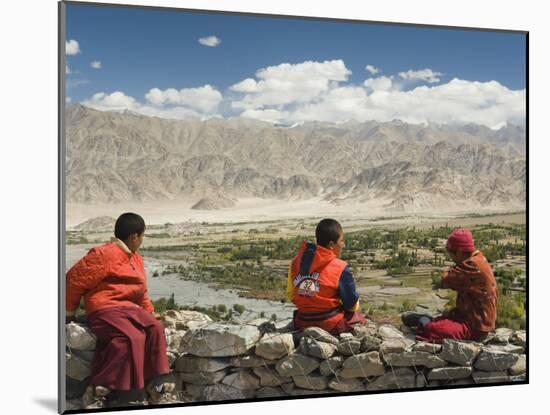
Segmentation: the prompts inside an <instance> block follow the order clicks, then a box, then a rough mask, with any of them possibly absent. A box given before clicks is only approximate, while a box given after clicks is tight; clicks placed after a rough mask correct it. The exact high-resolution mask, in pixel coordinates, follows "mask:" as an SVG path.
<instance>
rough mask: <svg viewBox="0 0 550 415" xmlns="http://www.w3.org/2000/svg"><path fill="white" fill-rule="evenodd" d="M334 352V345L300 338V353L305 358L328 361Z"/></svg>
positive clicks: (308, 338)
mask: <svg viewBox="0 0 550 415" xmlns="http://www.w3.org/2000/svg"><path fill="white" fill-rule="evenodd" d="M335 351H336V346H335V345H334V344H331V343H326V342H322V341H319V340H315V339H312V338H311V337H302V338H301V339H300V353H303V354H305V355H307V356H313V357H317V358H319V359H328V358H329V357H331V356H332V355H333V354H334V352H335Z"/></svg>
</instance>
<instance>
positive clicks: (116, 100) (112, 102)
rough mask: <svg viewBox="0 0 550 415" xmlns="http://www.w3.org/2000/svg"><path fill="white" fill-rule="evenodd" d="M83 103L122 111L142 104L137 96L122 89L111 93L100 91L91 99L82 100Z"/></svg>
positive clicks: (96, 107)
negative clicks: (127, 93) (129, 94)
mask: <svg viewBox="0 0 550 415" xmlns="http://www.w3.org/2000/svg"><path fill="white" fill-rule="evenodd" d="M82 104H83V105H86V106H88V107H91V108H95V109H97V110H100V111H108V110H116V111H122V110H126V109H128V110H135V109H138V108H139V106H140V105H139V103H138V102H137V101H136V100H135V98H133V97H130V96H128V95H126V94H124V92H121V91H115V92H113V93H111V94H106V93H105V92H98V93H97V94H94V95H93V96H92V98H91V99H88V100H85V101H82Z"/></svg>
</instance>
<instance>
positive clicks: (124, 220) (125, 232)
mask: <svg viewBox="0 0 550 415" xmlns="http://www.w3.org/2000/svg"><path fill="white" fill-rule="evenodd" d="M143 232H145V221H144V220H143V218H142V217H141V216H139V215H138V214H137V213H130V212H127V213H123V214H122V215H120V216H119V217H118V219H117V220H116V223H115V236H116V237H117V238H118V239H120V240H121V241H125V240H127V239H128V237H129V236H130V235H132V234H133V233H137V234H138V235H141V234H142V233H143Z"/></svg>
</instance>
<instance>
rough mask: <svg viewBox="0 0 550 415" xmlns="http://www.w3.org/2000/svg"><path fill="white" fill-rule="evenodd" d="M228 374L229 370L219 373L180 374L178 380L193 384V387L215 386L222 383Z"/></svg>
mask: <svg viewBox="0 0 550 415" xmlns="http://www.w3.org/2000/svg"><path fill="white" fill-rule="evenodd" d="M226 374H227V370H225V369H224V370H220V371H218V372H194V373H185V372H179V373H178V378H179V379H180V381H181V382H183V383H192V384H193V385H214V384H216V383H219V382H221V380H222V379H223V378H224V377H225V375H226Z"/></svg>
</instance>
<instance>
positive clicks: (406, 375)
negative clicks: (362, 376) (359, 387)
mask: <svg viewBox="0 0 550 415" xmlns="http://www.w3.org/2000/svg"><path fill="white" fill-rule="evenodd" d="M414 387H416V372H415V371H414V370H412V369H409V368H399V369H395V370H392V371H389V372H386V373H384V374H383V375H382V376H380V377H378V378H376V379H375V380H374V381H372V382H370V383H369V384H368V385H367V390H368V391H371V390H385V389H410V388H414Z"/></svg>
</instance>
